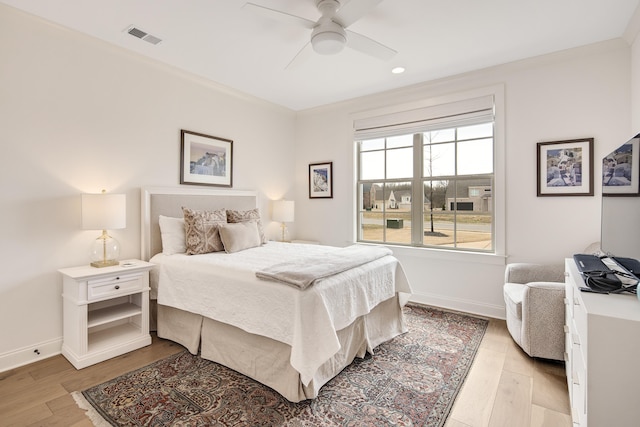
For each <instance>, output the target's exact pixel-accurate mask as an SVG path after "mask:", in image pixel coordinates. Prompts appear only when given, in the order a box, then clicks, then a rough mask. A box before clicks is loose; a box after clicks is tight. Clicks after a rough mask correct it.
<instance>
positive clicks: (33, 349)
mask: <svg viewBox="0 0 640 427" xmlns="http://www.w3.org/2000/svg"><path fill="white" fill-rule="evenodd" d="M61 350H62V337H60V338H55V339H52V340H49V341H44V342H41V343H38V344H33V345H30V346H28V347H23V348H20V349H17V350H13V351H8V352H6V353H2V354H0V372H4V371H8V370H9V369H14V368H17V367H20V366H24V365H28V364H29V363H33V362H37V361H39V360H43V359H47V358H49V357H51V356H55V355H57V354H60V352H61Z"/></svg>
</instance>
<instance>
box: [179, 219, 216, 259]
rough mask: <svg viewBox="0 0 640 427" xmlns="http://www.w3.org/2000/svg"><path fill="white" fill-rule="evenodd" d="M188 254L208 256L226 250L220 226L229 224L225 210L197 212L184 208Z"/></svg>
mask: <svg viewBox="0 0 640 427" xmlns="http://www.w3.org/2000/svg"><path fill="white" fill-rule="evenodd" d="M182 213H183V214H184V231H185V244H186V247H187V251H186V252H187V254H189V255H197V254H207V253H209V252H219V251H222V250H224V246H223V245H222V240H220V232H219V231H218V226H219V225H220V224H224V223H226V222H227V213H226V211H225V210H224V209H218V210H215V211H196V210H193V209H189V208H185V207H183V208H182Z"/></svg>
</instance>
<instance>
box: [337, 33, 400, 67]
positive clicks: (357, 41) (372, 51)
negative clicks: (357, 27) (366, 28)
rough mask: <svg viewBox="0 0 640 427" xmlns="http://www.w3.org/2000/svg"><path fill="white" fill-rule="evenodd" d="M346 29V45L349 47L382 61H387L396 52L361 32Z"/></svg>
mask: <svg viewBox="0 0 640 427" xmlns="http://www.w3.org/2000/svg"><path fill="white" fill-rule="evenodd" d="M346 31H347V46H349V47H350V48H351V49H355V50H357V51H359V52H362V53H366V54H367V55H370V56H373V57H376V58H378V59H381V60H383V61H388V60H390V59H391V58H393V57H394V56H395V55H396V54H397V53H398V52H396V51H395V50H393V49H391V48H390V47H387V46H385V45H383V44H382V43H378V42H377V41H375V40H372V39H370V38H369V37H366V36H363V35H362V34H358V33H354V32H353V31H349V30H346Z"/></svg>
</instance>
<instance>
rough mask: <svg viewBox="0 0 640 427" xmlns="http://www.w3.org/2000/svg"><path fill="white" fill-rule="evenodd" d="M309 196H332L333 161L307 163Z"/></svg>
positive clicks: (328, 197)
mask: <svg viewBox="0 0 640 427" xmlns="http://www.w3.org/2000/svg"><path fill="white" fill-rule="evenodd" d="M309 198H310V199H331V198H333V162H324V163H311V164H309Z"/></svg>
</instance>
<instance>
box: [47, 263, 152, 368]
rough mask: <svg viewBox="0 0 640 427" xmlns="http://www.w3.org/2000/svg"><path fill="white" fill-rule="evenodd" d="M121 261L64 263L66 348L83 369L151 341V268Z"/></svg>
mask: <svg viewBox="0 0 640 427" xmlns="http://www.w3.org/2000/svg"><path fill="white" fill-rule="evenodd" d="M152 267H153V264H151V263H148V262H145V261H140V260H135V259H134V260H126V261H121V262H120V264H119V265H116V266H113V267H104V268H95V267H91V266H89V265H87V266H82V267H72V268H63V269H60V270H58V271H59V272H60V273H62V277H63V284H62V300H63V332H64V337H63V343H62V354H63V355H64V356H65V357H66V358H67V359H68V360H69V361H70V362H71V363H72V364H73V366H75V367H76V368H77V369H82V368H84V367H87V366H90V365H93V364H95V363H98V362H102V361H103V360H107V359H110V358H112V357H115V356H119V355H121V354H124V353H127V352H129V351H132V350H136V349H138V348H141V347H144V346H146V345H149V344H151V335H149V270H151V268H152Z"/></svg>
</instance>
